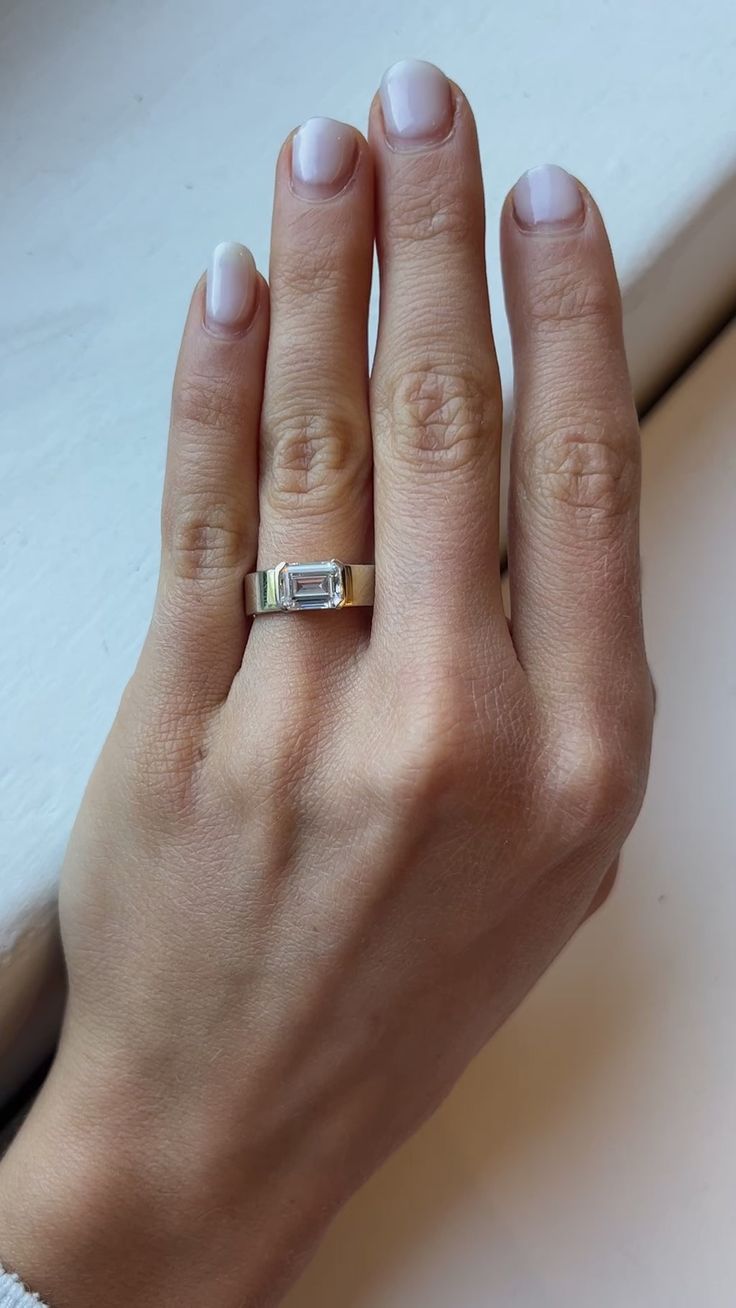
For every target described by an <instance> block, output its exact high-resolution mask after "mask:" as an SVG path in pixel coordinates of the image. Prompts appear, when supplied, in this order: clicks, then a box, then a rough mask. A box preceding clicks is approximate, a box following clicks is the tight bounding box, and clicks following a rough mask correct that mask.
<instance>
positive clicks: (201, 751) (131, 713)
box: [115, 688, 209, 823]
mask: <svg viewBox="0 0 736 1308" xmlns="http://www.w3.org/2000/svg"><path fill="white" fill-rule="evenodd" d="M115 738H116V744H117V745H119V748H120V749H121V757H122V759H123V767H122V775H124V776H126V777H127V778H128V785H127V787H124V788H123V789H124V790H126V791H127V793H128V794H129V796H130V797H131V798H134V799H135V803H136V807H137V809H138V810H139V811H140V813H141V814H142V816H144V817H145V816H146V815H148V816H150V817H151V818H152V819H153V820H154V821H155V822H159V823H160V821H161V820H162V819H163V818H165V816H166V814H170V815H171V816H172V817H174V818H176V819H179V818H182V817H185V816H186V815H188V814H190V813H191V812H193V811H194V808H195V806H196V803H197V798H198V794H199V790H200V773H201V770H202V765H203V763H204V761H205V759H206V758H207V754H208V748H209V747H208V742H207V736H206V729H205V726H204V724H203V721H202V715H201V713H200V712H199V711H198V710H196V709H194V708H190V707H188V706H187V705H186V704H185V703H182V702H181V701H180V699H178V698H174V699H171V700H170V701H169V700H168V699H167V698H165V697H164V696H160V697H158V698H156V699H153V700H152V699H151V697H150V694H149V695H147V696H146V697H145V702H143V703H141V697H140V693H139V692H138V691H137V690H135V689H134V688H131V689H130V691H129V692H128V694H127V700H126V702H125V704H124V705H121V713H119V715H118V720H117V724H116V733H115Z"/></svg>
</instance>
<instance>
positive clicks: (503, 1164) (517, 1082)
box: [286, 891, 656, 1308]
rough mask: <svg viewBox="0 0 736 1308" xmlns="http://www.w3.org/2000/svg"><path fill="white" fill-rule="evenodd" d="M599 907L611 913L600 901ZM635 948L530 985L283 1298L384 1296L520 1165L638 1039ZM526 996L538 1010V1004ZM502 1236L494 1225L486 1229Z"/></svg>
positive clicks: (642, 990)
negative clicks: (454, 1221) (460, 1212)
mask: <svg viewBox="0 0 736 1308" xmlns="http://www.w3.org/2000/svg"><path fill="white" fill-rule="evenodd" d="M614 896H615V891H614ZM616 907H619V908H620V907H621V905H620V904H619V905H617V906H616ZM602 916H603V917H604V919H605V918H606V917H608V914H607V912H606V910H605V909H604V910H603V915H602ZM597 925H598V924H596V927H594V928H588V929H597ZM601 925H602V924H601ZM610 927H612V928H613V930H614V932H615V934H616V936H617V938H619V937H620V939H621V941H623V940H624V938H625V936H626V924H625V922H624V921H623V919H621V920H619V921H618V922H616V923H614V924H612V923H611V922H610V919H609V920H608V922H607V923H606V928H607V929H608V928H610ZM585 929H586V928H583V930H585ZM635 938H636V937H635V936H634V939H635ZM569 948H573V949H574V948H575V941H573V942H572V944H571V945H570V946H568V949H569ZM624 949H625V951H626V952H624ZM633 949H634V946H633V941H632V940H631V939H629V940H628V941H627V942H626V945H625V946H624V947H623V948H620V949H618V951H616V950H615V949H611V950H610V951H609V950H608V949H607V950H606V953H607V955H608V957H609V958H610V957H612V956H614V957H617V958H618V959H620V965H618V966H609V965H606V966H604V967H601V966H600V959H599V957H598V956H597V954H596V951H594V950H591V951H590V953H589V955H588V958H587V960H586V961H587V967H586V968H585V969H581V968H580V967H576V968H574V969H572V970H571V971H570V975H571V980H572V982H573V983H574V984H565V983H564V981H563V986H562V988H560V987H559V986H557V987H553V989H554V991H555V993H554V994H552V995H551V998H550V999H548V997H547V995H546V994H545V993H544V991H541V992H540V990H539V989H537V990H535V991H534V992H533V997H532V998H531V999H528V1000H527V1001H526V1003H525V1004H524V1005H522V1008H521V1010H520V1012H519V1014H518V1015H517V1016H515V1017H514V1018H512V1019H511V1020H510V1021H509V1023H507V1025H506V1026H505V1027H504V1028H503V1030H502V1031H501V1032H499V1034H498V1035H497V1036H496V1037H495V1038H494V1040H492V1041H491V1043H490V1045H489V1046H488V1047H487V1048H486V1049H485V1050H484V1051H483V1052H482V1053H481V1054H480V1055H479V1056H478V1058H476V1060H475V1061H474V1062H473V1064H472V1065H471V1067H470V1068H469V1069H468V1071H467V1072H466V1074H465V1076H464V1077H463V1078H462V1080H461V1081H460V1083H459V1085H458V1086H456V1088H455V1090H454V1091H453V1093H452V1094H451V1096H450V1097H449V1099H448V1100H447V1102H446V1103H445V1104H444V1105H443V1107H442V1108H441V1109H440V1110H439V1112H438V1113H437V1114H436V1115H435V1116H434V1117H433V1118H432V1119H431V1121H430V1122H428V1123H427V1124H426V1126H425V1127H424V1128H423V1129H422V1130H421V1131H420V1132H419V1133H418V1135H416V1136H415V1137H414V1138H413V1139H412V1140H410V1141H409V1143H408V1144H407V1145H405V1146H404V1147H403V1148H402V1149H401V1150H400V1151H399V1153H398V1154H397V1155H395V1157H394V1158H392V1159H391V1160H390V1161H389V1162H388V1163H387V1164H386V1165H385V1166H384V1167H383V1168H382V1169H381V1170H380V1171H379V1173H378V1174H377V1175H376V1176H375V1177H374V1178H373V1179H372V1180H371V1182H370V1183H369V1184H368V1185H367V1186H366V1187H365V1188H364V1189H363V1190H362V1191H361V1192H360V1193H359V1194H358V1195H357V1196H356V1197H355V1198H354V1199H353V1200H352V1201H351V1203H350V1204H349V1205H348V1206H347V1207H346V1209H345V1210H344V1212H343V1213H342V1214H341V1215H340V1217H339V1218H338V1220H337V1221H336V1222H335V1224H334V1226H333V1228H332V1229H331V1231H330V1232H329V1234H328V1236H327V1238H326V1240H325V1241H324V1244H323V1245H322V1248H321V1249H320V1251H319V1253H318V1254H317V1256H316V1258H315V1260H314V1262H313V1263H312V1264H311V1266H310V1267H309V1268H308V1270H307V1272H306V1273H305V1275H304V1276H303V1278H302V1279H301V1281H300V1282H299V1283H298V1284H297V1286H296V1287H295V1289H294V1290H293V1291H292V1292H291V1294H290V1295H289V1296H288V1298H287V1301H286V1303H287V1308H345V1305H346V1304H350V1306H351V1308H358V1306H360V1308H369V1306H375V1305H377V1304H378V1303H379V1301H382V1300H381V1287H382V1286H385V1285H386V1284H387V1283H388V1284H390V1283H391V1280H392V1277H393V1275H394V1273H395V1272H396V1271H397V1269H398V1268H400V1267H401V1265H402V1263H404V1262H406V1261H407V1260H408V1259H410V1258H412V1257H413V1256H415V1255H416V1253H417V1251H418V1250H421V1248H423V1247H426V1246H427V1245H428V1244H429V1242H431V1241H432V1240H433V1239H434V1238H435V1235H436V1233H437V1232H438V1230H439V1229H440V1228H441V1227H442V1226H443V1225H444V1224H445V1223H446V1222H447V1221H448V1220H449V1219H451V1216H452V1212H453V1210H454V1209H455V1208H456V1207H458V1206H460V1205H461V1204H462V1205H467V1203H468V1199H469V1197H471V1199H472V1195H473V1193H474V1191H475V1190H476V1189H477V1188H478V1187H479V1186H481V1185H482V1186H483V1187H484V1188H486V1189H487V1188H488V1186H489V1185H491V1184H492V1183H493V1179H494V1178H497V1179H498V1180H499V1182H501V1181H502V1178H503V1176H504V1175H506V1176H508V1175H509V1173H510V1172H513V1173H514V1174H520V1173H523V1171H524V1168H525V1160H527V1159H529V1158H532V1157H534V1155H535V1152H536V1151H537V1150H538V1149H539V1148H540V1147H541V1146H542V1145H543V1142H544V1139H545V1138H549V1137H550V1136H551V1135H553V1134H554V1133H556V1132H558V1131H559V1129H560V1128H561V1126H562V1125H563V1124H564V1122H565V1121H569V1119H570V1118H571V1116H575V1115H576V1114H577V1113H578V1112H579V1109H580V1106H581V1103H583V1102H584V1101H585V1099H586V1097H589V1096H590V1095H592V1094H594V1093H595V1088H596V1085H597V1084H599V1083H600V1081H601V1079H602V1078H604V1077H606V1076H607V1075H608V1073H609V1071H610V1069H611V1067H612V1066H615V1063H616V1061H617V1060H618V1059H619V1058H620V1056H621V1049H622V1045H623V1044H624V1042H628V1041H636V1040H637V1039H638V1038H639V1035H640V1032H639V1031H638V1029H637V1028H638V1027H639V1026H640V1025H641V1021H642V1016H641V1015H642V1008H643V1007H644V1008H646V1007H648V1003H647V1004H645V1005H642V998H643V994H646V993H647V992H648V990H649V989H650V987H651V985H652V983H653V978H652V974H651V971H650V969H649V968H648V967H647V968H646V971H647V975H646V977H644V976H643V975H642V973H643V971H644V967H645V964H644V960H641V962H642V966H641V967H637V959H636V957H635V954H634V952H633ZM566 953H567V951H565V954H566ZM624 959H625V962H624ZM560 966H561V967H562V968H565V966H566V960H565V955H564V954H563V956H562V957H561V959H560V960H559V961H558V963H557V964H555V968H557V967H560ZM584 972H587V973H588V974H587V975H585V974H584ZM541 984H542V986H543V987H544V985H545V983H544V981H543V982H542V983H541ZM655 984H656V982H655ZM648 1000H651V995H648ZM539 1001H541V1003H540V1002H539ZM530 1003H531V1004H533V1005H534V1006H535V1010H537V1009H538V1011H535V1012H534V1013H533V1014H530V1013H529V1012H528V1007H529V1005H530ZM530 1017H531V1021H530V1020H528V1019H529V1018H530ZM502 1188H503V1187H502V1185H500V1184H499V1208H500V1204H501V1202H502ZM500 1234H501V1233H499V1231H498V1230H497V1231H492V1230H489V1232H488V1235H489V1239H493V1238H494V1237H495V1238H497V1239H498V1238H499V1237H500ZM503 1238H504V1239H505V1238H506V1237H505V1235H504V1236H503ZM391 1302H392V1303H393V1302H394V1300H393V1298H392V1299H391Z"/></svg>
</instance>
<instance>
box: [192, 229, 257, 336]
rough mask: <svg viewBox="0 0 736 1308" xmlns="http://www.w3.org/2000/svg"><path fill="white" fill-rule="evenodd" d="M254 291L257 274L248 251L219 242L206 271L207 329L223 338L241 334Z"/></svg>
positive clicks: (231, 243)
mask: <svg viewBox="0 0 736 1308" xmlns="http://www.w3.org/2000/svg"><path fill="white" fill-rule="evenodd" d="M257 289H258V274H257V272H256V265H255V261H254V259H253V255H252V254H251V252H250V250H248V249H247V248H246V247H245V246H244V245H239V244H238V242H237V241H221V243H220V244H219V245H217V246H215V249H214V250H213V252H212V258H211V260H210V266H209V268H208V270H207V297H206V305H205V323H206V324H207V326H208V327H211V328H212V329H213V330H214V331H217V332H220V333H224V334H229V333H231V332H239V331H242V330H243V328H244V327H247V325H248V323H249V322H250V319H251V317H252V316H253V311H254V309H255V307H256V299H257Z"/></svg>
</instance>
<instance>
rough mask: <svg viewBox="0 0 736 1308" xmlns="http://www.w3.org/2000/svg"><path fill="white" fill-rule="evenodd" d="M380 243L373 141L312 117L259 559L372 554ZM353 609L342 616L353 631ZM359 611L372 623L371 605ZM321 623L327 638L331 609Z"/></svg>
mask: <svg viewBox="0 0 736 1308" xmlns="http://www.w3.org/2000/svg"><path fill="white" fill-rule="evenodd" d="M372 249H373V170H372V161H371V156H370V152H369V150H368V147H367V144H366V142H365V140H364V139H363V138H362V137H361V136H360V134H359V133H358V132H357V131H355V130H354V129H353V128H352V127H348V126H346V125H345V124H343V123H337V122H334V121H332V120H331V119H326V118H313V119H310V120H309V121H308V122H306V123H305V124H304V125H303V126H302V127H301V128H300V129H299V130H298V131H297V132H296V133H295V135H294V136H293V138H292V139H291V140H290V141H287V143H286V145H285V146H284V148H283V149H282V151H281V155H280V157H279V162H278V166H277V173H276V194H275V201H274V215H273V227H272V239H271V274H270V275H271V304H272V317H271V335H270V343H269V352H268V365H267V373H266V389H265V397H264V406H263V418H262V427H261V479H260V538H259V565H258V566H259V567H271V566H273V565H274V564H275V563H277V562H279V561H280V560H282V559H286V560H287V561H291V562H294V561H296V562H299V561H316V560H321V559H329V558H333V557H335V558H341V559H343V560H344V561H345V562H353V563H356V562H367V561H369V560H370V557H371V551H372V507H371V440H370V426H369V418H368V401H367V386H368V381H367V372H368V351H367V321H368V299H369V295H370V281H371V264H372ZM347 617H348V615H346V614H341V615H338V616H337V622H338V627H339V628H340V630H341V631H342V632H343V633H344V631H345V626H344V623H345V619H346V618H347ZM355 618H357V619H358V620H359V626H360V630H361V631H365V619H364V616H363V615H357V614H356V615H355ZM354 620H355V619H354ZM271 621H272V620H270V619H268V620H267V623H268V626H271ZM277 621H278V619H277ZM289 621H290V622H291V620H289ZM257 625H260V626H261V627H264V624H263V623H262V622H261V623H260V624H257ZM317 625H318V627H319V631H320V638H321V639H324V634H325V630H326V628H325V625H324V616H323V615H317ZM331 626H334V620H333V623H332V624H331ZM300 627H301V631H300V640H301V639H304V635H305V633H304V627H303V624H302V623H301V621H300ZM264 629H265V627H264Z"/></svg>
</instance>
